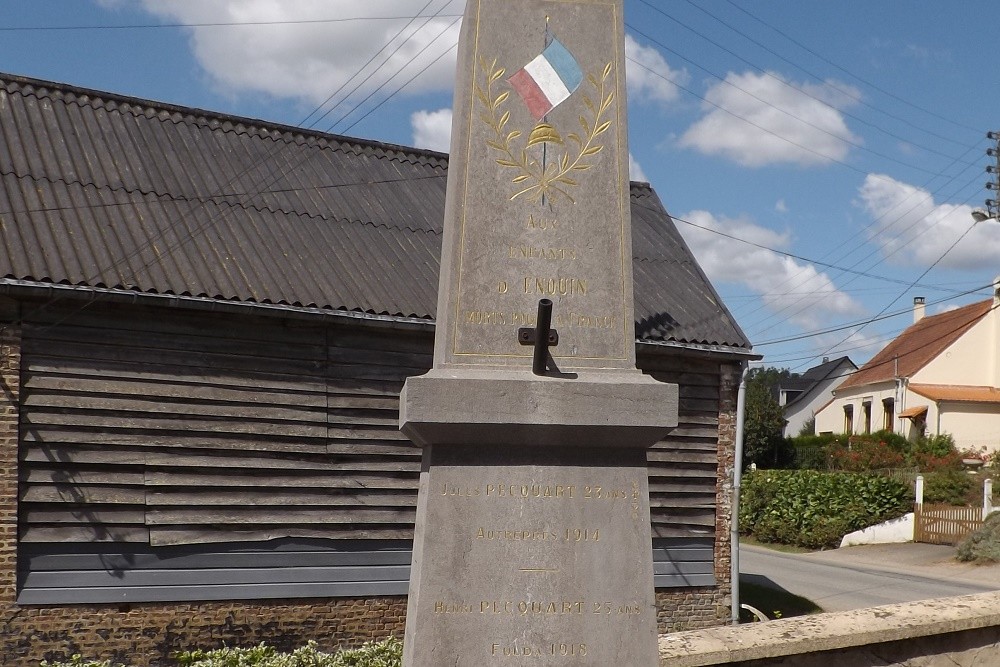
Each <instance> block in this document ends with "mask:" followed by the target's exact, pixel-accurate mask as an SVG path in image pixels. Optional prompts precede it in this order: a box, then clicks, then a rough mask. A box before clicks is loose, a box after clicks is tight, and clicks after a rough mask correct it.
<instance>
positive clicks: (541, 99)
mask: <svg viewBox="0 0 1000 667" xmlns="http://www.w3.org/2000/svg"><path fill="white" fill-rule="evenodd" d="M508 80H509V81H510V85H511V86H513V88H514V90H516V91H517V92H518V94H519V95H520V96H521V98H522V99H523V100H524V103H525V104H526V105H527V106H528V111H530V112H531V115H533V116H534V117H535V120H536V121H539V120H541V119H542V118H544V117H545V114H547V113H548V112H550V111H552V110H553V109H555V108H556V107H557V106H559V105H560V104H562V103H563V102H565V101H566V100H567V99H569V96H570V95H572V94H573V91H575V90H576V89H577V88H579V87H580V83H581V82H582V81H583V70H581V69H580V64H579V63H578V62H577V61H576V58H574V57H573V54H572V53H570V52H569V51H568V50H567V49H566V47H565V46H563V45H562V42H560V41H559V40H558V39H553V40H552V43H551V44H549V45H548V46H547V47H545V50H544V51H542V53H541V55H540V56H538V57H537V58H535V59H534V60H532V61H531V62H530V63H528V64H527V65H525V66H524V68H523V69H521V70H520V71H518V72H517V74H515V75H514V76H512V77H510V79H508Z"/></svg>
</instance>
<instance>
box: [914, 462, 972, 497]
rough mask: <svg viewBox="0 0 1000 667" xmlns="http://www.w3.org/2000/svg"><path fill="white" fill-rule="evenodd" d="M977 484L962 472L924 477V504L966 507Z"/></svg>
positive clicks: (946, 471) (948, 471) (952, 471)
mask: <svg viewBox="0 0 1000 667" xmlns="http://www.w3.org/2000/svg"><path fill="white" fill-rule="evenodd" d="M974 486H975V482H974V481H973V479H972V477H971V476H970V475H968V474H967V473H964V472H961V471H960V470H945V471H943V472H932V473H930V474H928V475H925V476H924V502H925V503H940V504H948V505H965V504H966V502H967V501H968V498H969V495H970V494H971V493H972V490H973V487H974Z"/></svg>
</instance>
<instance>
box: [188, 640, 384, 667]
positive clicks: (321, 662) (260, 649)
mask: <svg viewBox="0 0 1000 667" xmlns="http://www.w3.org/2000/svg"><path fill="white" fill-rule="evenodd" d="M175 657H176V658H177V661H178V663H179V664H181V665H185V666H186V667H400V665H401V664H402V660H403V643H402V642H401V641H399V640H398V639H396V638H394V637H390V638H389V639H386V640H384V641H380V642H368V643H366V644H365V645H364V646H362V647H361V648H358V649H347V650H343V651H339V652H338V653H336V654H330V653H323V652H322V651H320V650H318V649H317V648H316V642H309V643H308V644H306V645H305V646H303V647H301V648H299V649H296V650H295V651H293V652H292V653H279V652H278V651H277V650H276V649H275V648H274V647H271V646H268V645H266V644H260V645H258V646H254V647H252V648H221V649H216V650H214V651H200V650H199V651H185V652H183V653H178V654H177V655H176V656H175Z"/></svg>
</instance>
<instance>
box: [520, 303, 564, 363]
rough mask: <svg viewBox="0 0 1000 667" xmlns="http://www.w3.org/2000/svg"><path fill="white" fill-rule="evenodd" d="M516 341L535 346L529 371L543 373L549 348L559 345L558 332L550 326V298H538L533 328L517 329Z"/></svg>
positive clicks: (547, 359)
mask: <svg viewBox="0 0 1000 667" xmlns="http://www.w3.org/2000/svg"><path fill="white" fill-rule="evenodd" d="M517 341H518V342H519V343H520V344H521V345H533V346H534V347H535V353H534V357H533V358H532V362H531V372H532V373H534V374H535V375H545V373H546V371H548V365H549V364H548V361H549V348H550V347H555V346H557V345H559V332H558V331H556V330H555V329H553V328H552V300H551V299H541V300H539V302H538V316H537V318H536V319H535V328H534V329H532V328H531V327H522V328H520V329H518V330H517Z"/></svg>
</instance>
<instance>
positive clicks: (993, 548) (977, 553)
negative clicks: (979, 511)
mask: <svg viewBox="0 0 1000 667" xmlns="http://www.w3.org/2000/svg"><path fill="white" fill-rule="evenodd" d="M955 557H956V558H958V560H960V561H964V562H967V563H968V562H975V563H981V564H987V563H1000V512H995V513H993V514H991V515H990V516H988V517H987V518H986V522H985V523H984V524H983V525H982V526H980V528H979V529H978V530H976V531H975V532H974V533H972V534H971V535H969V536H968V537H966V538H965V539H964V540H962V541H961V542H960V543H959V544H958V551H957V552H956V554H955Z"/></svg>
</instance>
